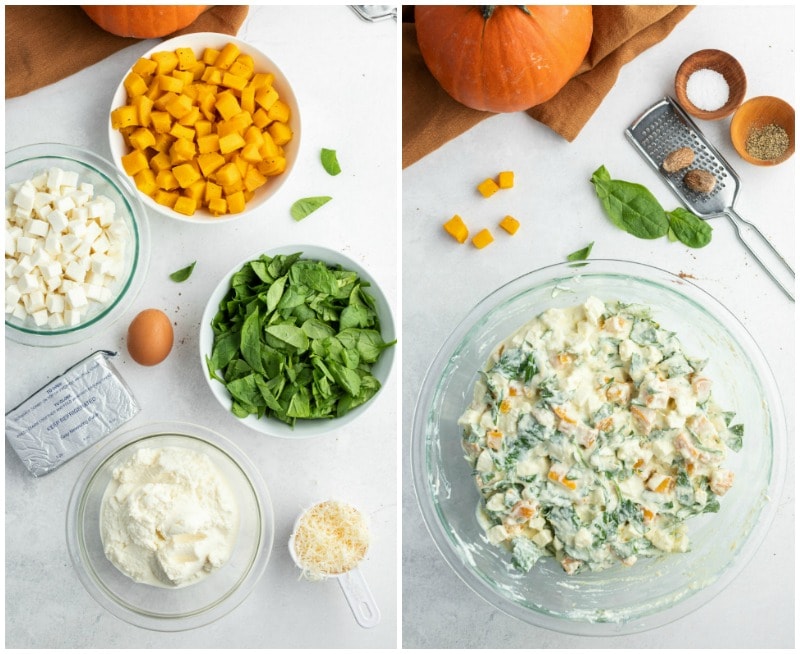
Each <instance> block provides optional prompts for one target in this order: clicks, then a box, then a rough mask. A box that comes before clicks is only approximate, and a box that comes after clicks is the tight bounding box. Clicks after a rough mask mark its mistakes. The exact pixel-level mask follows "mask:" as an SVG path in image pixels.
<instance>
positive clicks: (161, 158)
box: [150, 152, 172, 173]
mask: <svg viewBox="0 0 800 654" xmlns="http://www.w3.org/2000/svg"><path fill="white" fill-rule="evenodd" d="M171 168H172V162H171V161H170V160H169V155H168V154H167V153H166V152H158V153H157V154H155V155H153V156H152V157H150V169H151V170H152V171H153V172H154V173H159V172H161V171H162V170H170V169H171Z"/></svg>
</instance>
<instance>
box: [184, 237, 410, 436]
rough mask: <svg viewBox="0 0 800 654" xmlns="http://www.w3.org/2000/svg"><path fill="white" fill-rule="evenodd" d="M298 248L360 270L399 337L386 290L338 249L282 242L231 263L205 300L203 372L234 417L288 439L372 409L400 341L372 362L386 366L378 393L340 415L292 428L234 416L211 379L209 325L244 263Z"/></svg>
mask: <svg viewBox="0 0 800 654" xmlns="http://www.w3.org/2000/svg"><path fill="white" fill-rule="evenodd" d="M296 252H300V253H301V259H310V260H320V261H324V262H325V263H328V264H336V265H341V266H342V267H343V268H345V269H348V270H351V271H353V272H356V273H358V275H359V277H360V278H361V279H362V280H363V281H366V282H368V283H369V287H368V291H369V293H370V295H371V296H372V297H373V298H374V299H375V302H376V304H377V305H378V307H379V308H380V307H383V310H384V312H385V315H380V313H379V317H380V326H381V335H382V336H383V338H384V340H385V341H387V342H389V341H392V340H395V339H396V338H397V332H396V325H395V319H394V315H393V311H392V306H391V304H390V303H389V300H388V298H387V297H386V295H385V294H384V293H383V290H382V289H381V287H380V285H379V284H378V283H377V281H376V280H375V278H374V277H373V276H372V274H371V273H370V272H369V271H368V270H367V269H366V268H365V267H364V266H362V265H361V264H359V263H358V262H357V261H355V260H354V259H353V258H351V257H349V256H347V255H346V254H344V253H343V252H340V251H339V250H334V249H331V248H328V247H325V246H320V245H312V244H305V245H301V244H287V245H279V246H275V247H271V248H260V249H257V250H255V251H253V252H251V254H250V255H249V256H247V257H244V258H242V259H240V260H239V261H238V262H237V263H236V264H235V265H234V266H232V267H231V268H230V269H229V270H228V272H227V273H225V274H224V275H223V276H222V278H221V279H220V282H219V283H218V284H217V286H216V287H215V288H214V290H213V291H212V292H211V293H210V295H209V299H208V301H207V302H206V306H205V308H204V309H203V314H202V317H201V319H200V328H199V330H200V333H199V337H198V346H199V354H200V362H201V365H202V369H203V376H204V378H205V380H206V383H207V384H208V387H209V388H210V390H211V393H212V395H213V396H214V398H215V399H216V400H217V402H218V403H219V405H220V406H221V407H222V408H223V409H225V411H226V413H227V414H228V415H229V416H231V418H233V419H235V420H236V421H237V423H238V424H243V425H245V426H246V427H248V428H249V429H252V430H254V431H257V432H259V433H262V434H265V435H267V436H274V437H277V438H283V439H287V440H302V439H306V438H316V437H319V436H324V435H328V434H330V433H332V432H335V431H336V430H339V429H342V428H344V427H346V426H349V425H350V424H352V423H353V422H355V421H356V420H358V419H360V418H361V417H362V415H363V414H364V413H366V412H367V411H368V410H369V409H370V407H371V406H372V404H374V401H375V400H376V399H377V397H378V395H380V394H381V393H383V389H384V388H385V386H386V382H387V381H388V380H389V378H390V377H391V375H392V371H393V370H394V365H395V358H396V354H395V351H396V350H397V345H394V346H392V347H389V348H386V349H385V350H384V351H383V353H382V354H381V356H380V357H379V359H378V361H377V362H376V363H375V364H373V366H374V365H384V366H386V373H385V379H381V378H380V377H378V376H377V375H376V377H377V378H378V381H380V383H381V387H380V388H379V389H378V391H377V393H375V395H373V396H372V397H371V398H370V399H369V400H367V401H366V402H365V403H364V404H361V405H359V406H357V407H355V408H354V409H352V410H351V411H349V412H348V413H346V414H345V415H343V416H341V417H338V418H331V419H327V420H305V421H303V422H302V423H301V422H299V421H298V422H297V423H296V424H295V427H294V429H292V428H291V427H289V426H288V425H286V424H284V423H282V422H280V421H278V420H275V419H272V418H266V417H262V418H260V419H258V418H256V417H255V416H253V415H249V416H247V417H246V418H237V417H236V416H234V415H233V413H231V411H230V396H229V395H227V391H226V390H225V389H224V388H223V387H222V386H221V384H220V383H219V382H218V381H216V380H214V379H211V377H210V376H209V374H208V366H207V364H206V356H207V355H209V354H210V350H209V348H210V346H211V345H212V344H213V332H212V330H211V326H210V325H211V320H212V319H213V318H214V316H215V315H216V313H217V311H218V309H219V302H220V300H221V299H222V298H223V297H224V295H225V294H226V293H227V291H228V289H229V287H230V280H231V278H232V277H233V275H234V274H236V273H237V272H238V271H239V270H240V269H241V268H242V266H244V265H245V264H247V263H248V262H250V261H253V260H254V259H257V258H258V257H260V256H262V255H267V256H275V255H277V254H293V253H296ZM384 361H385V363H384ZM226 403H227V404H226Z"/></svg>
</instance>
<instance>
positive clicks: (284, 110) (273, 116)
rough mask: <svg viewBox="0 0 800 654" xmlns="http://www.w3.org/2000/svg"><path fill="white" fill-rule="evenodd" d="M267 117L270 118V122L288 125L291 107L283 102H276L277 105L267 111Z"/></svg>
mask: <svg viewBox="0 0 800 654" xmlns="http://www.w3.org/2000/svg"><path fill="white" fill-rule="evenodd" d="M267 116H269V117H270V120H274V121H277V122H279V123H288V122H289V105H288V104H286V103H285V102H284V101H283V100H276V101H275V104H273V105H272V106H271V107H270V108H269V109H268V110H267Z"/></svg>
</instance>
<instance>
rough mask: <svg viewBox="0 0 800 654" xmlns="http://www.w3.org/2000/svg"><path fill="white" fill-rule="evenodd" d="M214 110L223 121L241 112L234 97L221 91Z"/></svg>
mask: <svg viewBox="0 0 800 654" xmlns="http://www.w3.org/2000/svg"><path fill="white" fill-rule="evenodd" d="M214 108H215V109H216V110H217V111H218V112H219V115H220V116H222V118H223V119H224V120H228V119H229V118H232V117H233V116H235V115H236V114H238V113H239V112H240V111H241V110H242V108H241V107H240V106H239V102H238V101H237V100H236V96H235V95H233V93H231V92H230V91H223V92H222V93H220V94H219V95H218V96H217V100H216V102H215V103H214Z"/></svg>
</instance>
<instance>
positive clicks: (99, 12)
mask: <svg viewBox="0 0 800 654" xmlns="http://www.w3.org/2000/svg"><path fill="white" fill-rule="evenodd" d="M210 6H211V5H81V8H82V9H83V10H84V11H85V12H86V14H87V15H88V16H89V18H91V19H92V20H93V21H94V22H95V23H96V24H97V25H99V26H100V27H101V28H103V29H104V30H105V31H106V32H110V33H111V34H116V35H117V36H125V37H133V38H137V39H155V38H158V37H161V36H167V34H172V33H173V32H175V31H177V30H179V29H183V28H184V27H186V26H188V25H191V24H192V23H193V22H194V20H195V19H196V18H197V17H198V16H199V15H200V14H202V13H203V12H204V11H205V10H206V9H208V8H209V7H210Z"/></svg>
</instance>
